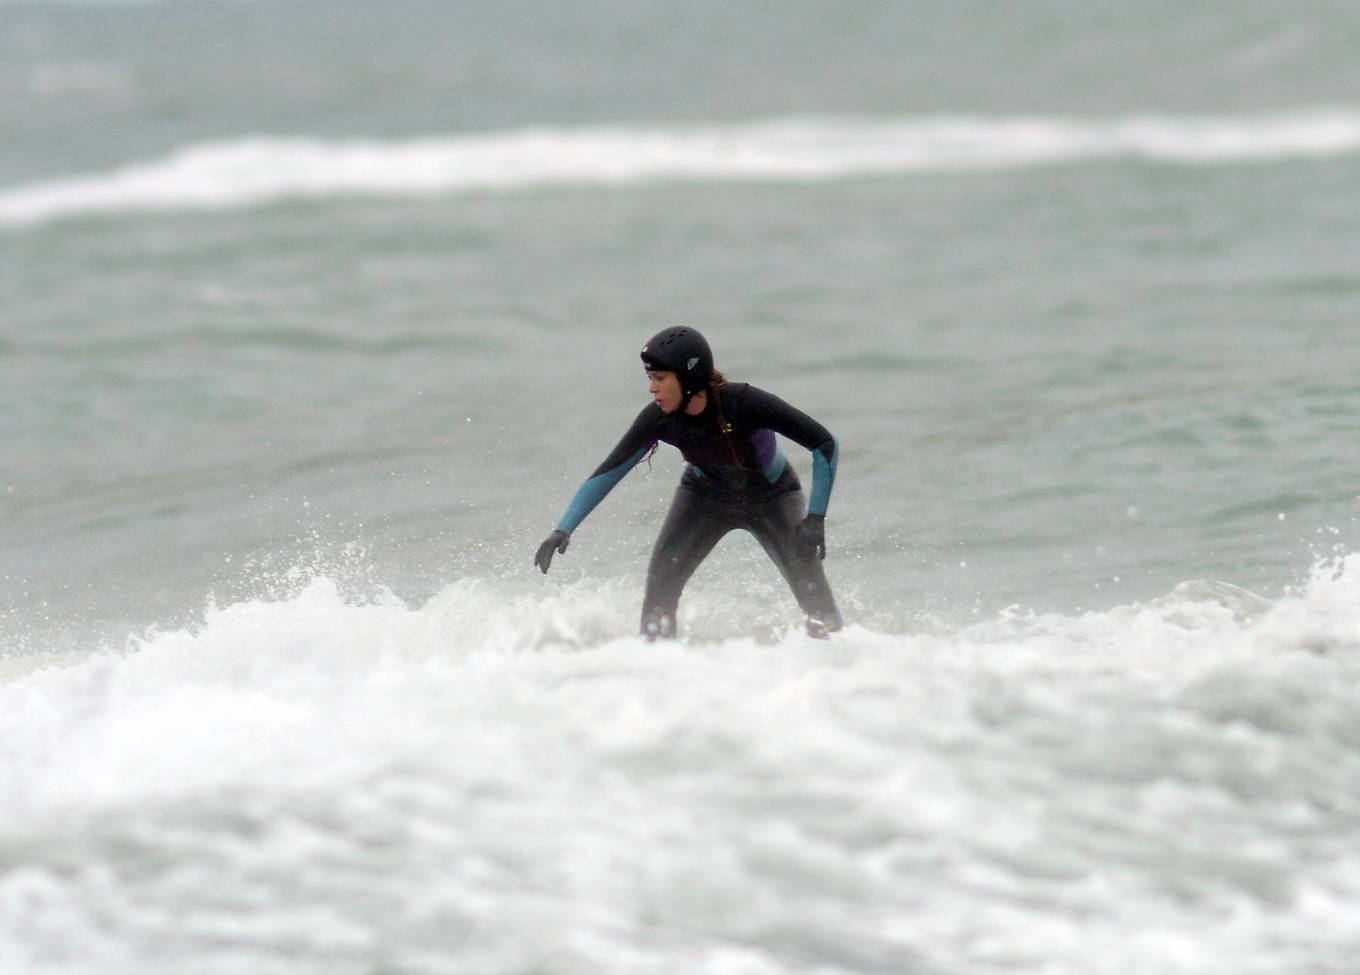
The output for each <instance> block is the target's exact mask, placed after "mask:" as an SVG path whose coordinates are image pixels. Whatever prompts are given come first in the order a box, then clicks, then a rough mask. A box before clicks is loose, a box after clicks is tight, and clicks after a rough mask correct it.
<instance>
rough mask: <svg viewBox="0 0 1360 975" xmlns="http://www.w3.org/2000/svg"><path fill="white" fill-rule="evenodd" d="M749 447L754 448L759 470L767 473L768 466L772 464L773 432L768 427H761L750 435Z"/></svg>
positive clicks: (773, 449) (773, 453)
mask: <svg viewBox="0 0 1360 975" xmlns="http://www.w3.org/2000/svg"><path fill="white" fill-rule="evenodd" d="M751 446H752V447H754V448H755V451H756V460H758V461H760V469H761V470H762V471H768V470H769V469H770V465H771V464H773V463H774V455H775V446H774V431H773V430H771V429H769V428H768V427H761V428H760V429H759V430H757V431H756V432H755V433H753V434H751Z"/></svg>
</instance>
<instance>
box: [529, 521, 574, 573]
mask: <svg viewBox="0 0 1360 975" xmlns="http://www.w3.org/2000/svg"><path fill="white" fill-rule="evenodd" d="M570 541H571V536H570V535H568V534H567V533H566V532H561V531H554V532H553V533H552V534H551V535H549V536H548V537H547V538H545V539H544V540H543V544H542V545H540V546H539V547H538V554H537V555H535V556H534V565H536V566H538V567H539V568H540V569H542V570H543V571H544V573H547V571H548V566H550V565H552V559H553V550H554V549H555V550H557V551H558V552H565V551H566V550H567V543H568V542H570Z"/></svg>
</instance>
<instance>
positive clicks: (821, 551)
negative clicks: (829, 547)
mask: <svg viewBox="0 0 1360 975" xmlns="http://www.w3.org/2000/svg"><path fill="white" fill-rule="evenodd" d="M793 547H794V549H795V550H797V552H798V557H799V558H801V559H810V558H812V557H813V556H814V555H815V556H816V557H817V558H819V559H824V558H826V515H808V516H807V517H806V518H804V519H803V520H802V521H801V522H800V523H799V525H798V527H797V528H795V529H794V530H793Z"/></svg>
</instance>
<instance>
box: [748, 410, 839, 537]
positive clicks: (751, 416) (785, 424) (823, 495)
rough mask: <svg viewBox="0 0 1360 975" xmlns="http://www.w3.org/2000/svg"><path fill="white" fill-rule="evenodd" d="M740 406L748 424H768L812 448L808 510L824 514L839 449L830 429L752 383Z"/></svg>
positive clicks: (804, 445)
mask: <svg viewBox="0 0 1360 975" xmlns="http://www.w3.org/2000/svg"><path fill="white" fill-rule="evenodd" d="M744 406H745V409H746V411H747V414H746V415H747V422H749V423H750V424H751V425H752V426H756V427H768V428H769V429H771V430H773V431H774V432H775V433H778V434H781V435H783V436H785V437H788V438H789V439H790V440H792V441H793V442H794V443H796V444H798V445H799V446H801V447H805V448H807V449H808V450H810V451H812V491H811V493H809V494H808V514H813V515H825V514H826V508H827V505H828V504H830V503H831V488H832V486H833V485H834V484H835V483H836V461H837V459H838V458H839V453H840V451H839V447H838V445H837V443H836V438H835V437H833V436H832V435H831V431H830V430H828V429H827V428H826V427H824V426H822V425H821V424H820V423H818V422H817V421H816V420H814V419H813V418H812V417H810V416H808V415H807V414H806V413H804V412H802V411H801V410H797V409H794V408H793V407H792V406H790V405H789V404H788V403H785V402H784V401H783V400H782V399H780V398H779V397H778V396H775V395H774V394H773V393H767V392H765V390H763V389H758V388H757V387H755V386H748V387H747V388H746V394H745V403H744Z"/></svg>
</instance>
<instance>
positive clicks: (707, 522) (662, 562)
mask: <svg viewBox="0 0 1360 975" xmlns="http://www.w3.org/2000/svg"><path fill="white" fill-rule="evenodd" d="M735 527H736V523H735V521H734V519H733V518H732V515H731V514H730V512H728V511H727V510H725V509H724V507H723V506H722V505H721V504H719V503H717V502H715V501H713V500H711V499H709V498H705V497H704V496H703V495H701V494H699V493H698V492H697V491H692V490H689V489H688V488H686V487H684V486H683V485H682V486H681V487H679V488H677V489H676V491H675V497H674V498H673V499H672V500H671V510H670V512H669V513H667V515H666V520H665V522H664V523H663V524H662V525H661V534H659V535H658V536H657V539H656V545H655V546H653V548H652V560H651V563H650V564H649V565H648V566H647V591H646V594H645V595H644V596H643V597H642V633H643V635H644V636H646V637H649V638H650V639H656V638H657V637H673V636H675V613H676V610H677V608H678V607H679V605H680V592H681V591H682V590H683V589H684V588H685V583H686V582H688V581H689V577H690V576H692V575H693V574H694V570H695V569H697V568H698V567H699V563H700V562H702V561H703V560H704V559H705V558H706V557H707V556H708V553H709V552H711V551H713V546H714V545H717V544H718V539H720V538H722V537H723V536H724V535H726V534H727V533H728V532H729V531H731V530H732V529H733V528H735Z"/></svg>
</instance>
